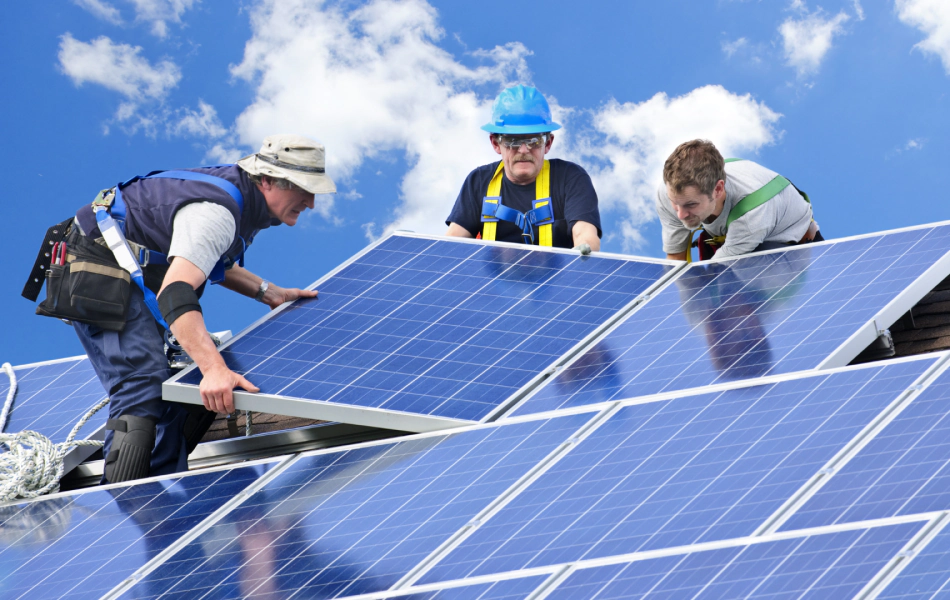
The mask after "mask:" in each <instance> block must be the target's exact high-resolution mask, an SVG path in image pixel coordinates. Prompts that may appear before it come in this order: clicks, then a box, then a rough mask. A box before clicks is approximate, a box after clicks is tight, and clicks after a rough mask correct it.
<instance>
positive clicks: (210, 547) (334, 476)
mask: <svg viewBox="0 0 950 600" xmlns="http://www.w3.org/2000/svg"><path fill="white" fill-rule="evenodd" d="M590 418H591V415H590V414H585V415H572V416H567V417H561V418H557V419H551V420H540V421H532V422H527V423H514V424H511V425H506V426H499V427H486V428H482V429H477V430H471V431H465V432H461V433H457V434H452V435H446V436H430V437H425V438H418V439H412V440H406V441H402V442H398V443H391V444H378V445H372V446H368V447H364V448H359V449H353V450H349V451H344V452H332V453H324V454H317V455H312V456H305V457H302V458H301V459H299V460H297V461H296V462H295V463H294V464H292V465H291V466H290V467H289V468H288V469H287V471H285V472H284V473H281V474H280V476H278V477H276V478H275V479H274V480H273V481H271V482H269V483H268V484H267V485H266V486H265V487H264V488H263V489H262V490H261V491H260V492H258V493H257V494H255V495H254V496H252V497H251V498H250V499H249V500H247V502H245V503H244V504H242V505H241V506H239V507H237V508H236V509H235V510H233V511H231V512H230V513H229V514H228V515H227V516H226V517H225V518H224V519H222V520H221V522H220V523H218V524H217V525H215V526H214V527H212V528H211V529H210V530H208V531H207V532H206V533H205V534H203V535H202V536H200V537H199V538H198V539H196V540H195V541H194V542H193V543H191V544H190V545H188V546H187V547H186V548H184V549H183V550H182V551H181V552H179V553H177V554H176V555H175V556H173V557H172V558H170V559H169V560H168V561H167V562H165V563H164V564H163V565H162V566H161V567H159V568H158V569H157V570H156V571H154V572H153V573H152V574H151V575H149V576H148V577H147V578H146V579H145V580H143V582H142V583H140V584H139V585H137V586H135V587H133V588H132V589H131V590H130V591H129V594H128V597H130V598H155V597H158V596H162V597H171V598H195V597H211V598H236V597H240V596H255V595H260V596H267V595H273V596H275V597H288V596H291V595H294V597H302V598H310V597H317V598H331V597H339V596H344V595H356V594H362V593H369V592H377V591H381V590H386V589H388V588H389V587H391V586H392V585H393V584H395V583H396V582H397V581H398V580H399V579H400V578H401V577H403V576H404V575H406V574H407V573H408V572H409V571H410V570H411V569H412V568H413V567H414V566H415V565H416V564H418V563H419V562H420V561H421V560H422V559H423V558H425V557H426V556H427V555H428V554H429V553H431V552H432V551H433V550H435V549H436V548H437V547H438V546H439V545H440V544H442V543H443V542H445V541H446V540H447V539H449V538H450V537H451V536H452V534H454V533H455V532H456V531H457V530H458V529H460V528H461V527H463V526H464V525H465V524H466V523H468V522H469V521H470V520H471V519H472V518H473V517H474V516H475V515H477V514H478V513H479V511H481V510H483V509H484V508H485V507H487V506H488V505H489V504H490V503H491V502H492V501H493V500H494V499H495V498H497V497H498V496H499V495H500V494H501V493H502V492H504V491H505V490H506V489H507V488H508V487H509V486H511V484H512V483H514V482H515V481H516V480H518V479H519V478H520V477H522V476H523V475H525V474H526V473H527V472H528V471H530V470H531V469H532V468H533V467H534V466H535V465H536V464H537V463H538V462H539V461H540V460H541V459H542V458H544V457H545V456H547V455H548V454H549V453H550V452H551V451H552V450H553V449H554V448H556V447H557V446H558V445H560V444H561V443H563V442H564V441H566V440H567V439H569V438H570V437H571V436H572V435H573V434H574V433H575V432H576V430H577V429H578V428H579V427H581V426H582V425H583V424H584V423H585V422H586V421H587V420H589V419H590ZM163 594H166V595H163Z"/></svg>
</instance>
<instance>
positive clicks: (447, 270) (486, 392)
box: [165, 235, 671, 431]
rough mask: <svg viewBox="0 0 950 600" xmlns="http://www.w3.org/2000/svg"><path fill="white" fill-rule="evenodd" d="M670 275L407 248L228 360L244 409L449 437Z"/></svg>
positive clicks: (330, 288) (276, 321) (592, 263)
mask: <svg viewBox="0 0 950 600" xmlns="http://www.w3.org/2000/svg"><path fill="white" fill-rule="evenodd" d="M670 268H671V267H670V266H669V265H667V264H661V263H659V262H657V261H652V262H651V261H647V260H632V259H619V258H607V257H581V256H579V255H577V254H576V253H564V252H553V251H543V250H527V249H523V248H520V247H510V246H500V245H487V246H486V245H482V244H474V243H464V242H452V241H445V240H432V239H425V238H418V237H405V236H399V235H396V236H392V237H389V238H387V239H386V240H384V241H383V242H382V243H380V244H378V245H376V246H375V247H372V248H371V249H370V250H369V251H367V252H366V253H364V254H362V255H361V256H358V257H357V258H356V259H355V260H353V261H352V262H350V263H349V264H347V265H346V266H345V267H344V268H342V269H340V270H339V271H338V272H336V273H335V274H333V275H332V276H330V277H329V278H326V279H325V280H323V281H320V282H318V285H317V288H318V290H319V292H320V296H319V298H317V299H313V300H306V301H300V302H296V303H294V305H293V306H291V307H289V308H288V309H286V310H283V311H281V312H279V313H276V314H273V315H271V316H269V317H268V318H266V319H265V320H264V321H263V322H261V323H259V324H257V325H256V326H253V327H251V328H250V329H249V330H248V331H246V332H244V333H243V334H241V335H238V336H236V338H235V339H234V341H233V342H231V343H230V344H229V345H228V346H227V348H226V349H225V350H224V351H223V352H222V355H223V356H224V359H225V361H226V362H227V363H228V365H229V366H230V367H231V368H232V369H234V370H235V371H237V372H239V373H241V374H243V375H245V376H246V377H248V379H250V380H251V381H252V382H254V384H255V385H257V386H258V387H260V388H261V394H257V395H253V396H251V395H242V396H240V397H241V400H242V401H243V404H242V403H241V402H239V406H240V407H241V408H247V409H251V410H266V411H267V412H275V411H277V409H275V408H274V406H280V407H281V411H282V412H283V413H284V414H290V415H294V416H301V417H309V418H317V419H321V418H322V419H336V420H343V421H347V422H351V423H354V424H359V425H375V426H383V427H385V426H387V424H388V426H389V428H395V429H398V428H405V429H409V430H413V431H422V430H426V429H433V428H444V427H447V426H451V425H459V424H464V423H466V422H474V421H480V420H482V419H484V418H486V417H487V416H488V415H490V414H491V413H492V412H493V411H494V410H496V409H498V408H499V406H500V405H501V404H502V403H503V402H504V401H505V400H506V399H507V398H509V397H510V396H512V395H513V394H514V393H515V392H517V391H518V390H519V388H521V387H522V386H524V385H525V384H527V383H528V382H529V381H531V380H532V379H533V378H535V377H536V376H538V375H539V374H540V373H541V372H542V371H544V370H545V369H546V368H548V367H549V366H550V365H552V364H553V363H554V362H555V361H556V360H557V359H558V358H559V357H561V356H562V355H563V354H564V353H566V352H568V351H569V350H570V349H571V348H572V347H573V346H575V345H576V344H577V343H578V342H580V341H581V340H582V339H583V338H585V337H586V336H588V335H589V334H591V333H592V332H594V331H595V330H596V328H597V327H598V326H599V325H600V324H602V323H604V322H605V321H607V320H608V319H610V318H611V317H612V316H613V315H615V314H616V313H617V312H618V311H620V310H621V309H623V308H624V307H625V306H627V305H628V304H630V303H631V302H632V301H634V300H635V299H636V298H637V297H638V296H639V295H640V294H641V293H642V292H644V291H646V290H647V289H648V288H649V287H650V286H651V285H653V284H655V283H656V282H657V281H658V280H659V279H660V278H661V277H662V276H663V275H664V273H666V272H667V271H669V270H670ZM199 381H200V372H198V371H197V370H196V369H193V370H191V371H189V372H186V373H184V374H182V375H181V376H180V377H179V378H178V379H177V380H173V382H172V383H170V384H166V393H165V396H166V398H174V399H177V400H183V401H191V402H200V400H199V396H198V393H197V387H196V386H197V384H198V383H199ZM329 405H332V406H329ZM263 407H266V408H263ZM334 408H335V410H333V409H334ZM346 409H350V410H348V411H347V410H346ZM341 410H342V411H343V412H341ZM278 412H280V411H278ZM373 415H376V416H377V418H376V419H375V420H372V418H371V417H372V416H373ZM368 417H370V420H369V421H367V420H366V419H367V418H368Z"/></svg>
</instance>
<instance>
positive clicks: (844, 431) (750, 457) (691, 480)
mask: <svg viewBox="0 0 950 600" xmlns="http://www.w3.org/2000/svg"><path fill="white" fill-rule="evenodd" d="M932 364H933V360H924V361H911V362H904V363H894V364H890V365H887V366H875V367H872V368H867V369H851V370H847V371H843V372H838V373H835V374H831V375H825V376H819V377H806V378H802V379H797V380H791V381H784V382H781V383H776V384H773V385H768V386H756V387H750V388H744V389H738V390H729V391H724V392H721V393H718V394H703V395H698V396H691V397H684V398H677V399H675V400H667V401H656V402H648V403H644V404H636V405H631V406H627V407H625V408H623V409H621V410H620V411H619V412H618V413H617V414H615V415H614V416H613V417H611V418H610V419H609V420H608V421H606V422H605V423H604V424H603V425H601V426H600V427H599V428H598V429H596V430H595V431H594V432H593V433H591V435H590V436H589V437H587V438H586V439H584V440H583V441H582V442H581V443H580V444H578V445H577V446H576V447H575V448H574V449H573V450H571V451H570V452H569V453H568V454H567V455H566V456H565V457H564V458H562V459H561V460H560V461H558V462H557V463H556V464H555V465H554V466H552V467H551V469H550V470H548V471H547V472H546V473H545V474H544V475H542V476H541V477H539V478H538V479H537V480H536V481H534V482H533V483H532V484H531V485H530V486H529V487H528V488H527V489H526V490H525V491H523V492H522V493H520V494H519V495H518V496H517V497H516V498H514V499H513V500H511V502H510V503H508V504H507V505H506V506H505V507H504V508H503V509H501V510H500V511H499V512H498V513H497V514H496V515H495V516H493V517H492V518H491V519H490V520H488V521H487V522H486V523H485V524H483V525H482V526H481V527H480V528H478V529H477V530H475V532H474V533H473V534H472V535H471V537H469V538H468V539H466V540H465V541H464V542H462V544H461V545H459V546H458V548H456V549H455V550H453V551H452V552H451V553H450V554H449V555H448V556H446V557H445V558H443V559H442V560H441V561H440V562H439V563H438V564H436V565H435V566H434V567H433V568H432V570H431V571H430V572H429V573H428V574H426V575H425V576H424V577H423V578H422V579H421V580H420V584H428V583H435V582H437V581H449V580H454V579H463V578H465V577H472V576H479V575H488V574H493V573H500V572H505V571H513V570H518V569H525V568H533V567H544V566H550V565H554V564H560V563H564V562H571V561H576V560H581V559H593V558H601V557H605V556H614V555H619V554H625V553H629V552H639V551H646V550H654V549H658V548H669V547H674V546H685V545H689V544H695V543H701V542H709V541H715V540H724V539H729V538H734V537H742V536H746V535H751V534H752V533H753V532H754V531H755V530H756V528H757V527H758V526H760V525H761V524H762V523H763V522H764V521H765V520H766V519H767V518H768V517H769V516H770V515H771V514H772V513H774V512H775V511H776V510H777V509H778V508H779V507H780V506H781V505H782V504H783V503H784V502H785V501H786V500H787V499H788V498H789V497H790V496H791V495H792V494H793V493H794V492H795V491H796V490H797V489H799V488H800V487H801V486H802V484H804V483H805V482H806V481H807V480H808V479H809V478H810V477H812V476H813V475H814V474H815V473H816V472H817V471H818V470H819V469H821V468H822V467H823V465H824V464H825V463H826V462H827V461H828V460H829V459H831V458H832V457H833V456H834V455H835V454H836V453H837V452H838V451H840V450H841V448H842V447H844V446H845V445H846V444H847V443H848V442H849V441H850V440H851V439H852V438H853V437H854V436H855V435H856V434H857V433H859V432H860V431H861V430H862V429H863V428H864V427H865V426H866V425H867V424H868V423H869V422H870V421H871V420H873V419H874V417H876V416H877V415H878V414H879V413H880V412H881V410H883V409H884V408H885V407H886V406H888V405H889V404H890V403H892V402H893V401H894V400H895V398H897V396H898V395H899V394H900V393H901V392H903V391H904V390H905V389H907V388H908V387H909V386H910V385H911V384H913V382H914V380H915V379H917V377H918V376H919V375H921V373H922V372H923V371H924V370H926V368H927V367H928V366H930V365H932Z"/></svg>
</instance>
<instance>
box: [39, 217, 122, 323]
mask: <svg viewBox="0 0 950 600" xmlns="http://www.w3.org/2000/svg"><path fill="white" fill-rule="evenodd" d="M66 249H67V250H66V263H65V264H53V265H50V266H49V267H48V268H47V270H46V299H45V300H43V302H41V303H40V305H39V306H37V308H36V314H38V315H44V316H47V317H54V318H57V319H64V320H66V321H79V322H80V323H87V324H89V325H96V326H98V327H101V328H102V329H107V330H110V331H122V329H123V328H125V322H126V319H127V317H128V311H129V297H130V293H131V278H130V277H129V274H128V272H127V271H125V270H124V269H122V268H121V267H120V266H119V265H118V263H117V262H116V260H115V258H114V257H113V255H112V251H111V250H109V249H108V248H107V247H106V246H103V245H100V244H97V243H95V242H94V241H92V240H90V239H89V238H87V237H86V236H84V235H82V234H81V233H79V231H78V230H77V228H76V227H72V230H71V231H69V233H68V234H67V236H66Z"/></svg>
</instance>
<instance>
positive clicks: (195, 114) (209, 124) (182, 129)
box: [169, 100, 227, 139]
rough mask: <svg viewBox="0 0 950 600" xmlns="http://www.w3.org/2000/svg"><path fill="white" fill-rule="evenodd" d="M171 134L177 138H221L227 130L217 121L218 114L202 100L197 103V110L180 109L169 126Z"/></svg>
mask: <svg viewBox="0 0 950 600" xmlns="http://www.w3.org/2000/svg"><path fill="white" fill-rule="evenodd" d="M169 129H170V131H171V132H172V133H174V134H175V135H179V136H188V135H190V136H195V137H203V138H209V139H214V138H220V137H223V136H224V135H225V134H226V133H227V130H226V129H225V128H224V127H222V125H221V121H219V120H218V113H217V111H216V110H215V109H214V107H213V106H211V105H210V104H207V103H206V102H204V101H203V100H199V101H198V110H196V111H195V110H191V109H187V108H184V109H181V110H180V111H179V114H178V115H177V119H176V120H175V121H174V122H173V123H171V124H170V126H169Z"/></svg>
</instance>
